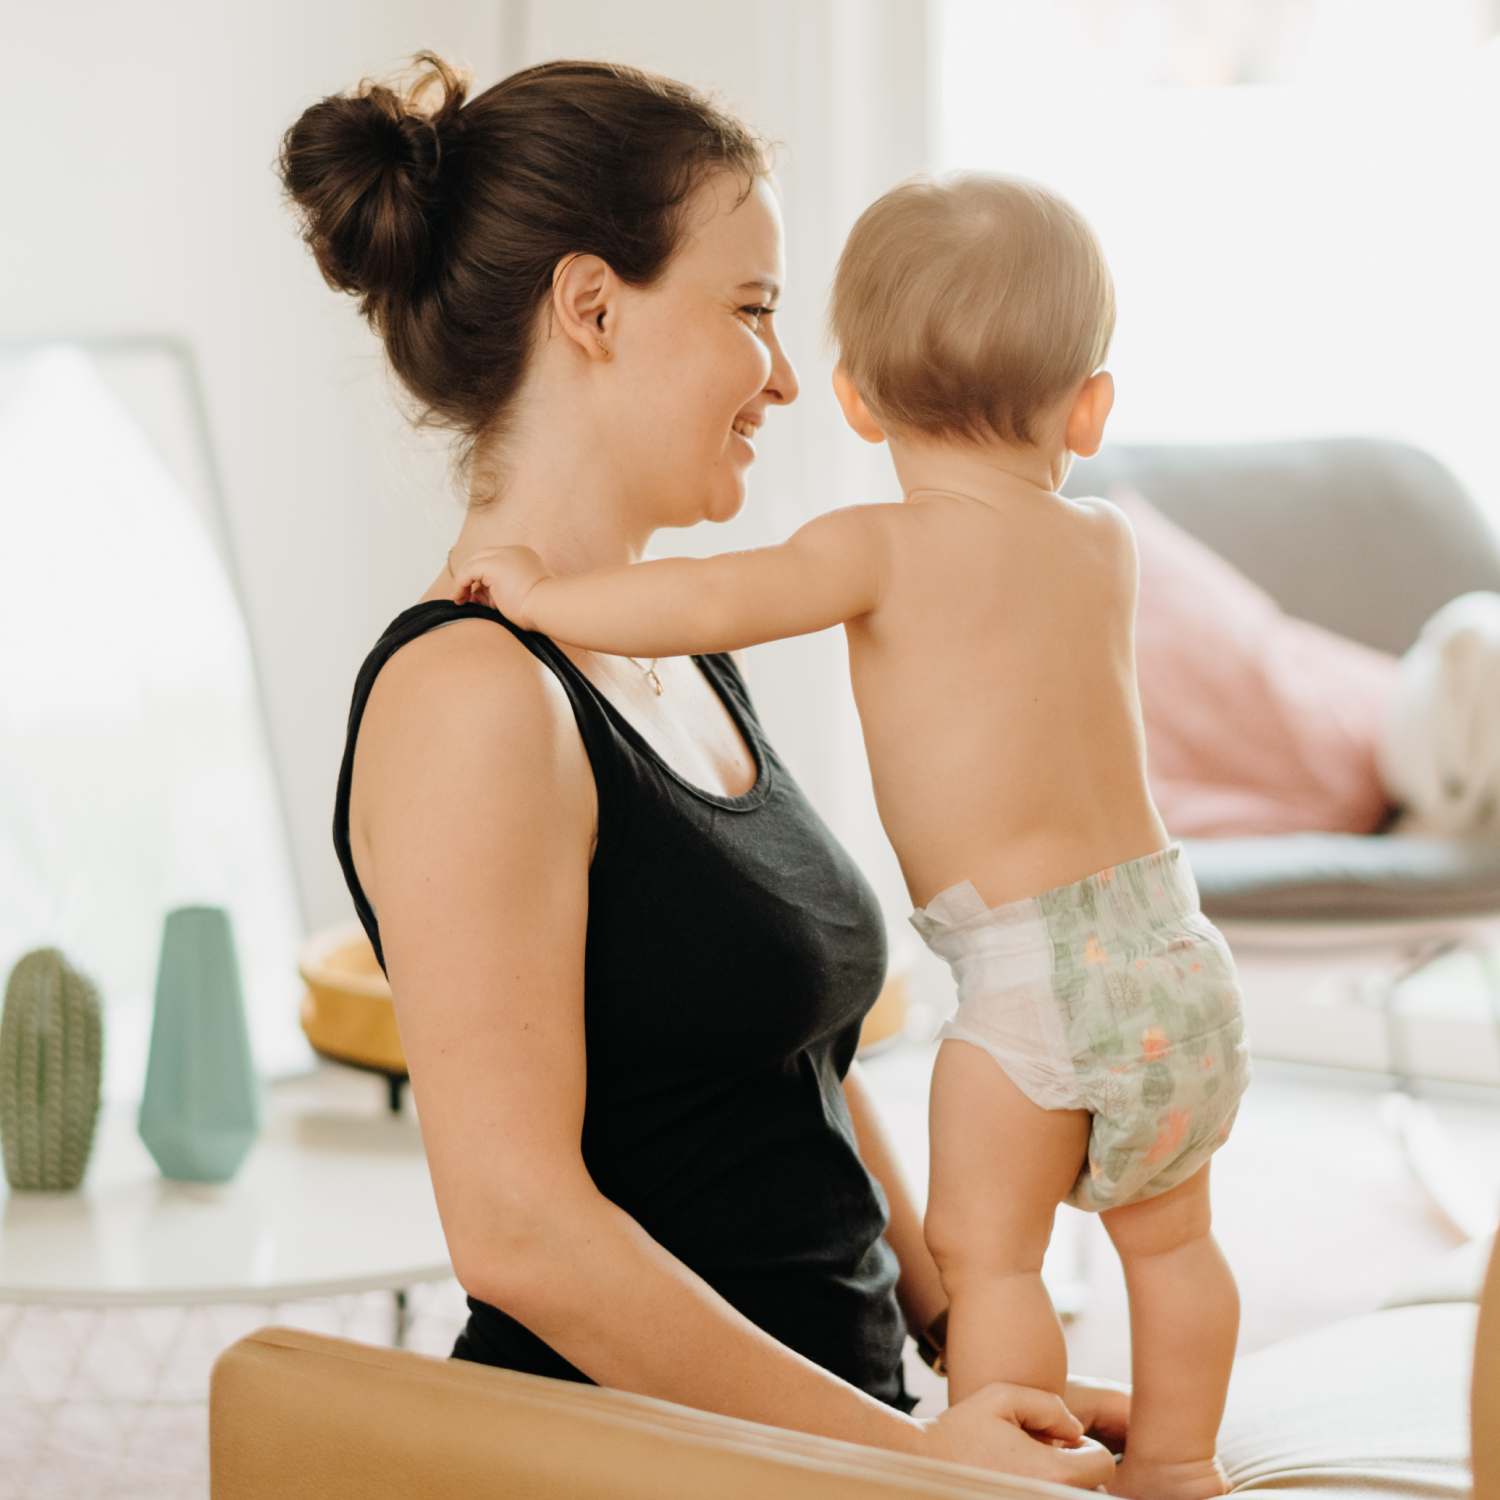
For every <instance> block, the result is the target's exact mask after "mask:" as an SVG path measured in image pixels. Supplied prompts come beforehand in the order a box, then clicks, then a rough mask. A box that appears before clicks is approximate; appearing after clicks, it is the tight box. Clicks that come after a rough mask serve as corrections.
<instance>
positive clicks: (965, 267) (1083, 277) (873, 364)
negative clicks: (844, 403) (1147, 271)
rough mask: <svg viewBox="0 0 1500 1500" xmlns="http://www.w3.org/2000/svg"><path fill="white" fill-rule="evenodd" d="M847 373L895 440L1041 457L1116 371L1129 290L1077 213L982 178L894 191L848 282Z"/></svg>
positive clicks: (855, 251) (866, 216) (870, 215)
mask: <svg viewBox="0 0 1500 1500" xmlns="http://www.w3.org/2000/svg"><path fill="white" fill-rule="evenodd" d="M828 321H829V330H830V332H831V334H832V336H833V339H834V341H835V343H836V344H837V346H838V355H839V367H840V369H841V370H842V372H843V374H844V375H845V376H846V377H847V378H848V381H849V383H850V384H851V385H852V386H853V388H854V390H855V391H857V392H858V393H859V395H860V396H861V397H862V398H863V400H864V403H865V406H866V407H867V408H868V409H869V412H870V414H871V416H873V417H874V418H875V420H876V422H878V423H879V424H880V426H881V427H882V428H885V429H887V430H889V431H899V432H911V433H914V434H920V435H922V436H925V437H932V438H949V439H953V438H957V439H967V440H970V441H974V442H993V441H995V440H997V439H998V440H999V441H1001V442H1006V443H1019V444H1032V443H1037V442H1041V441H1044V440H1045V439H1046V438H1047V436H1048V433H1047V432H1046V431H1044V428H1045V427H1046V426H1047V419H1048V418H1050V417H1051V416H1052V415H1053V414H1054V413H1055V412H1058V410H1059V408H1060V406H1061V403H1062V402H1063V401H1064V400H1065V399H1066V398H1068V397H1070V396H1071V395H1073V393H1074V392H1076V391H1077V390H1078V388H1079V387H1080V385H1081V384H1082V383H1083V382H1084V381H1085V380H1087V379H1088V378H1089V377H1090V376H1091V375H1092V374H1093V373H1094V372H1095V371H1096V370H1097V369H1098V368H1099V367H1100V365H1102V364H1103V363H1104V357H1105V355H1106V354H1107V353H1108V350H1109V341H1110V337H1111V335H1112V334H1113V333H1114V328H1115V289H1114V283H1113V281H1112V280H1111V279H1110V274H1109V267H1108V266H1107V265H1106V264H1105V261H1104V252H1103V250H1101V249H1100V247H1099V241H1098V240H1097V239H1096V238H1095V237H1094V231H1093V230H1092V229H1091V228H1090V227H1089V225H1088V222H1087V220H1085V219H1084V217H1083V215H1082V214H1080V213H1079V212H1078V210H1077V209H1075V208H1074V207H1073V206H1072V204H1070V203H1068V202H1066V201H1065V200H1064V199H1062V198H1060V197H1059V196H1058V195H1057V194H1056V193H1054V192H1051V191H1049V190H1048V189H1047V188H1044V187H1042V186H1041V185H1040V184H1039V183H1035V182H1026V181H1024V180H1022V179H1020V178H1016V177H999V176H990V175H988V174H980V173H971V174H965V175H963V176H959V177H951V178H949V179H947V180H946V181H942V182H935V181H933V180H932V179H930V178H919V179H914V180H912V181H910V182H904V183H902V184H901V186H900V187H897V188H893V189H892V190H891V191H890V192H889V193H887V194H886V195H885V196H884V197H883V198H879V199H877V200H876V201H875V202H874V203H872V204H871V205H870V207H869V208H867V209H866V210H865V211H864V213H863V214H861V215H860V218H859V221H858V222H857V223H856V224H855V226H854V228H853V229H852V230H851V231H850V234H849V240H848V243H847V244H846V245H845V246H844V253H843V255H842V256H840V258H839V265H838V271H837V272H836V274H835V276H834V282H833V297H832V301H831V303H830V306H829V315H828Z"/></svg>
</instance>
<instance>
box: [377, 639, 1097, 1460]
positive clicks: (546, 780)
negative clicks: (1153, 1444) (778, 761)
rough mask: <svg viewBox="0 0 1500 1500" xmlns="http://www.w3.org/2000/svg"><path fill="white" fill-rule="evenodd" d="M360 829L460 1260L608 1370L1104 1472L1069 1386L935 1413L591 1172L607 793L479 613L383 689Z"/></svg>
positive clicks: (864, 1429) (893, 1433) (625, 1382)
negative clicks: (739, 1299) (617, 1198)
mask: <svg viewBox="0 0 1500 1500" xmlns="http://www.w3.org/2000/svg"><path fill="white" fill-rule="evenodd" d="M354 810H355V817H354V820H353V826H352V828H351V833H352V835H353V839H354V846H355V858H356V864H357V866H358V868H359V871H360V876H361V880H362V881H363V882H364V884H365V887H366V890H367V892H368V894H369V896H370V898H371V900H372V902H373V903H374V905H375V906H376V909H377V910H378V912H379V914H380V924H381V934H382V938H383V940H384V945H385V952H386V958H387V963H388V965H389V970H390V977H391V988H392V993H393V995H394V996H395V1000H396V1007H397V1015H398V1018H399V1021H400V1025H401V1033H402V1039H403V1042H404V1044H405V1047H406V1052H407V1057H408V1061H409V1063H410V1066H411V1072H412V1082H413V1089H414V1092H415V1094H416V1098H417V1102H418V1105H419V1107H420V1110H421V1119H422V1130H423V1137H424V1140H425V1142H426V1146H427V1154H428V1160H429V1162H430V1164H431V1169H432V1176H433V1186H434V1189H435V1192H436V1195H437V1201H438V1205H439V1209H440V1211H441V1213H442V1217H443V1227H444V1230H445V1232H446V1234H447V1237H448V1244H449V1250H450V1253H451V1255H452V1258H453V1264H454V1269H455V1271H456V1273H457V1275H458V1277H459V1280H460V1281H461V1282H462V1283H463V1285H464V1286H465V1288H466V1289H467V1290H468V1291H470V1292H471V1293H472V1294H473V1295H474V1296H476V1297H479V1298H482V1299H483V1300H485V1301H487V1302H489V1303H491V1304H493V1305H495V1306H498V1307H501V1308H503V1309H504V1310H505V1311H506V1312H508V1313H510V1314H511V1315H512V1316H514V1317H516V1318H517V1319H519V1321H521V1322H522V1323H523V1324H524V1325H525V1326H526V1327H528V1328H530V1329H531V1330H532V1331H533V1332H535V1333H536V1334H537V1335H538V1336H539V1337H541V1338H542V1339H544V1340H545V1341H546V1342H547V1343H549V1344H550V1345H552V1347H553V1348H555V1349H556V1350H557V1351H558V1352H559V1353H560V1354H561V1355H562V1356H563V1357H564V1358H566V1359H568V1360H570V1361H571V1362H572V1363H573V1364H575V1365H577V1366H578V1368H580V1369H581V1370H583V1371H584V1372H585V1373H586V1374H588V1375H589V1376H590V1377H591V1378H592V1379H594V1380H596V1381H598V1382H599V1383H600V1384H601V1385H606V1386H613V1387H615V1388H617V1389H621V1390H628V1391H637V1392H641V1393H643V1394H647V1395H652V1396H657V1397H662V1398H664V1399H666V1400H670V1401H677V1402H680V1403H683V1404H685V1405H690V1406H694V1407H698V1408H700V1409H705V1410H709V1411H718V1412H724V1413H727V1414H730V1415H734V1416H739V1417H746V1418H749V1419H751V1420H754V1421H759V1422H765V1423H769V1424H772V1425H775V1426H779V1427H786V1428H793V1429H797V1430H801V1431H806V1432H814V1433H822V1434H826V1435H828V1436H832V1437H839V1438H844V1439H848V1440H850V1441H854V1442H861V1443H867V1444H871V1445H873V1446H876V1447H881V1448H889V1449H895V1450H898V1451H904V1452H915V1453H926V1454H928V1455H930V1456H933V1457H945V1458H951V1459H955V1460H958V1461H961V1462H965V1463H970V1464H976V1465H983V1466H987V1467H991V1468H995V1469H999V1470H1002V1471H1006V1472H1011V1473H1024V1474H1029V1475H1033V1476H1037V1477H1042V1478H1048V1479H1055V1480H1061V1481H1063V1482H1071V1483H1077V1484H1083V1485H1089V1486H1092V1485H1097V1484H1099V1483H1101V1482H1102V1481H1103V1480H1104V1479H1106V1478H1107V1477H1108V1474H1109V1470H1110V1466H1109V1463H1108V1460H1107V1458H1105V1457H1104V1455H1103V1454H1102V1453H1101V1452H1099V1450H1097V1449H1093V1448H1085V1449H1079V1450H1074V1451H1069V1450H1066V1449H1059V1448H1054V1447H1051V1446H1048V1445H1047V1444H1046V1443H1043V1442H1038V1441H1036V1440H1035V1439H1034V1438H1032V1437H1030V1436H1027V1435H1026V1433H1025V1432H1023V1431H1022V1430H1021V1427H1020V1425H1018V1424H1020V1423H1024V1424H1025V1425H1026V1426H1027V1427H1029V1428H1031V1429H1033V1430H1035V1431H1038V1432H1050V1433H1053V1434H1055V1435H1057V1436H1060V1437H1063V1438H1065V1439H1066V1438H1071V1436H1072V1435H1073V1433H1074V1432H1075V1431H1076V1426H1075V1425H1074V1424H1073V1423H1072V1420H1071V1418H1068V1417H1067V1416H1066V1414H1065V1413H1064V1412H1063V1411H1062V1409H1061V1406H1060V1404H1053V1405H1050V1406H1049V1405H1047V1404H1046V1403H1047V1402H1048V1401H1053V1400H1054V1398H1050V1397H1042V1396H1039V1394H1038V1393H1033V1392H1025V1391H1021V1390H1020V1389H1019V1388H1016V1387H993V1388H991V1389H989V1390H987V1391H986V1392H984V1393H981V1396H980V1397H976V1398H974V1400H973V1401H971V1402H966V1403H964V1404H963V1406H961V1407H958V1408H955V1409H954V1411H953V1412H952V1413H949V1414H947V1415H945V1416H944V1417H942V1418H939V1419H937V1421H936V1422H934V1423H929V1424H924V1423H920V1422H916V1421H913V1420H912V1419H911V1418H908V1417H905V1416H902V1415H901V1414H900V1413H898V1412H896V1411H894V1410H892V1409H891V1408H889V1407H887V1406H885V1405H884V1404H882V1403H881V1402H878V1401H876V1400H874V1399H873V1398H871V1397H869V1396H867V1395H865V1394H864V1393H863V1392H861V1391H859V1390H856V1389H855V1388H854V1387H852V1386H850V1385H848V1384H847V1383H846V1382H844V1381H841V1380H839V1379H838V1378H836V1377H835V1376H833V1375H830V1374H829V1373H828V1372H827V1371H825V1370H823V1369H821V1368H819V1367H818V1366H816V1365H814V1364H813V1363H811V1362H810V1361H808V1360H807V1359H804V1358H803V1357H802V1356H801V1355H799V1354H796V1353H795V1352H793V1351H792V1350H790V1349H788V1348H786V1347H785V1346H784V1345H781V1344H779V1343H777V1342H776V1341H775V1340H774V1339H772V1338H771V1337H769V1336H768V1335H767V1334H765V1333H764V1332H762V1331H761V1330H760V1329H758V1328H756V1327H755V1326H754V1325H753V1324H752V1323H750V1322H749V1321H748V1320H747V1319H746V1318H745V1317H743V1316H742V1315H741V1314H740V1313H738V1312H737V1311H736V1310H735V1309H734V1308H732V1307H731V1306H730V1305H729V1304H728V1303H727V1302H725V1301H724V1300H723V1298H721V1297H720V1296H719V1295H718V1294H717V1293H716V1292H714V1291H713V1290H712V1289H711V1288H710V1287H709V1286H708V1285H707V1284H706V1283H705V1282H704V1281H703V1280H702V1279H701V1278H700V1277H698V1276H697V1275H695V1274H694V1273H693V1272H692V1271H690V1270H689V1269H688V1268H687V1267H686V1266H684V1265H683V1264H682V1263H681V1262H680V1261H678V1260H676V1259H675V1258H674V1257H673V1256H671V1255H669V1254H668V1253H667V1252H666V1251H665V1250H664V1249H662V1247H661V1246H660V1245H658V1244H656V1243H655V1242H654V1241H653V1240H652V1239H651V1238H650V1236H648V1235H647V1234H646V1233H645V1232H644V1231H643V1230H642V1229H641V1227H640V1226H639V1225H638V1224H637V1223H635V1221H634V1220H632V1219H631V1218H630V1217H629V1216H628V1215H627V1214H625V1213H623V1212H622V1211H621V1210H620V1209H619V1208H617V1207H616V1206H615V1205H614V1204H612V1203H610V1202H609V1201H608V1200H607V1199H605V1198H604V1197H603V1196H602V1195H601V1194H600V1193H599V1192H598V1191H597V1189H596V1188H595V1187H594V1185H593V1183H592V1181H591V1180H590V1178H589V1175H588V1172H587V1170H586V1169H585V1167H584V1164H583V1159H582V1155H581V1149H580V1139H581V1131H582V1123H583V1108H584V1089H585V1057H584V1029H583V952H584V935H585V929H586V925H587V920H588V902H587V891H588V884H587V882H588V865H589V858H590V853H591V848H592V841H593V834H594V823H595V812H596V810H595V803H594V792H593V782H592V778H591V776H590V773H589V768H588V763H587V758H586V756H585V754H584V751H583V748H582V745H581V744H580V743H579V740H578V736H577V731H576V729H575V728H574V725H573V720H572V715H571V712H570V710H569V708H568V706H567V703H566V700H565V699H564V697H563V695H562V692H561V690H560V688H558V687H557V685H556V684H555V682H554V681H553V679H551V677H550V676H549V675H548V674H547V673H546V671H545V669H544V668H543V667H541V665H540V664H539V663H537V662H535V661H534V659H533V658H531V657H530V655H529V654H527V653H526V652H525V651H524V650H523V648H522V647H520V646H519V645H518V644H517V643H516V642H515V641H513V640H512V638H511V637H510V636H509V635H507V634H505V633H504V632H503V631H500V630H497V629H495V628H494V627H493V626H491V625H488V624H485V623H482V622H478V621H464V622H460V623H457V624H454V625H451V626H449V627H447V628H445V629H444V630H442V631H438V632H433V633H432V634H430V635H428V636H424V637H422V638H421V639H420V640H418V641H416V642H413V643H412V644H411V645H410V646H407V647H406V648H404V649H403V650H402V651H401V652H398V653H397V655H396V656H395V657H393V658H392V660H391V662H390V663H389V664H388V665H387V666H386V668H385V669H384V671H383V672H382V673H381V676H380V678H379V679H378V681H377V683H376V685H375V689H374V691H373V692H372V694H371V698H370V703H369V706H368V708H367V710H366V715H365V720H364V725H363V727H362V730H361V734H360V741H359V747H358V751H357V754H356V761H355V781H354Z"/></svg>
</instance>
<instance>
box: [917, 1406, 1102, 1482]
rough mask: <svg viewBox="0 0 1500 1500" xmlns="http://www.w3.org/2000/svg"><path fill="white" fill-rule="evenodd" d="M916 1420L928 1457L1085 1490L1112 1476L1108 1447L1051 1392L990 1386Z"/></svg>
mask: <svg viewBox="0 0 1500 1500" xmlns="http://www.w3.org/2000/svg"><path fill="white" fill-rule="evenodd" d="M918 1425H919V1426H921V1427H922V1428H923V1429H924V1433H925V1439H926V1440H925V1442H924V1444H923V1446H922V1449H921V1451H922V1453H923V1455H924V1456H925V1457H927V1458H941V1459H945V1460H947V1462H949V1463H956V1464H969V1465H971V1466H972V1467H974V1468H981V1469H993V1470H995V1471H997V1472H998V1473H1001V1474H1018V1475H1020V1476H1022V1477H1023V1478H1026V1479H1045V1480H1049V1481H1050V1482H1051V1483H1053V1484H1071V1485H1076V1486H1077V1487H1078V1488H1079V1489H1086V1490H1092V1489H1097V1488H1098V1487H1099V1486H1100V1485H1102V1484H1107V1483H1108V1482H1109V1480H1110V1479H1111V1478H1113V1477H1114V1472H1115V1461H1114V1459H1113V1458H1111V1457H1110V1455H1109V1453H1108V1451H1107V1450H1106V1449H1104V1448H1102V1447H1100V1445H1099V1444H1098V1443H1095V1442H1091V1441H1090V1440H1089V1439H1087V1438H1085V1437H1084V1435H1083V1433H1084V1424H1083V1422H1082V1421H1080V1420H1079V1419H1078V1418H1077V1417H1076V1416H1074V1415H1073V1413H1072V1412H1070V1411H1069V1410H1068V1408H1067V1407H1066V1406H1064V1405H1063V1403H1062V1401H1061V1400H1060V1399H1059V1398H1058V1397H1056V1396H1054V1395H1052V1394H1051V1393H1050V1392H1048V1391H1035V1390H1032V1389H1031V1388H1030V1387H1028V1386H1024V1385H998V1384H997V1385H987V1386H985V1387H983V1388H982V1389H981V1390H977V1391H975V1392H974V1394H973V1395H972V1396H969V1397H967V1398H966V1399H965V1400H963V1401H960V1402H959V1403H958V1405H957V1406H950V1407H949V1408H948V1410H947V1411H945V1412H944V1413H943V1414H942V1415H941V1416H939V1417H931V1418H928V1419H926V1420H925V1421H922V1422H920V1423H919V1424H918Z"/></svg>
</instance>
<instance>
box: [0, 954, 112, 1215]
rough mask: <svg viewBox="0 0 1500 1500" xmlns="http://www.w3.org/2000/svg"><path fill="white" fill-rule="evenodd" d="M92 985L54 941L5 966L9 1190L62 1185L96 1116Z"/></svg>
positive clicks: (98, 1027) (3, 1120)
mask: <svg viewBox="0 0 1500 1500" xmlns="http://www.w3.org/2000/svg"><path fill="white" fill-rule="evenodd" d="M103 1063H104V1028H103V1023H102V1021H101V1019H100V1012H99V992H98V990H96V989H95V988H94V986H93V985H92V984H91V983H90V982H89V981H88V980H87V979H85V978H84V976H83V975H82V974H80V973H79V972H78V970H77V969H75V968H74V967H73V966H72V965H71V964H70V963H69V962H68V961H67V959H65V958H64V957H63V956H62V954H61V953H59V952H58V951H57V949H56V948H38V949H37V950H36V951H35V952H34V953H28V954H27V955H26V956H25V957H24V958H23V959H22V960H21V961H20V962H19V963H18V964H17V965H16V966H15V968H14V969H12V970H11V974H10V979H9V980H8V981H7V983H6V986H5V1009H4V1012H3V1014H0V1145H3V1148H4V1154H5V1179H6V1181H7V1182H9V1183H10V1185H11V1187H12V1188H13V1189H14V1190H15V1191H16V1192H23V1193H70V1192H72V1191H73V1189H75V1188H76V1187H77V1186H78V1184H79V1183H80V1182H82V1181H83V1174H84V1172H85V1171H86V1170H87V1168H88V1164H89V1153H90V1152H91V1151H92V1150H93V1146H94V1127H95V1126H96V1125H97V1123H98V1120H99V1079H100V1074H101V1071H102V1069H103Z"/></svg>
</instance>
